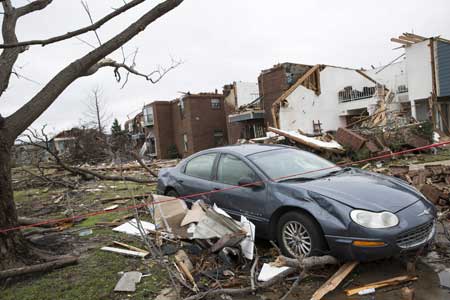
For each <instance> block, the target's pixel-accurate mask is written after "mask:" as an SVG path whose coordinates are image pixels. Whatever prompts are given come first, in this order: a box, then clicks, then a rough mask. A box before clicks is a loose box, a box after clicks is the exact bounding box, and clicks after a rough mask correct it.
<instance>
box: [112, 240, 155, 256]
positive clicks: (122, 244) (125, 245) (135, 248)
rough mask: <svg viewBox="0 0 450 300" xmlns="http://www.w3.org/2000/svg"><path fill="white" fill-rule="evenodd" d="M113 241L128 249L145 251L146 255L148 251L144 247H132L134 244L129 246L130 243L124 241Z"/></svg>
mask: <svg viewBox="0 0 450 300" xmlns="http://www.w3.org/2000/svg"><path fill="white" fill-rule="evenodd" d="M113 243H114V244H116V245H118V246H121V247H124V248H127V249H129V250H133V251H137V252H142V253H146V254H147V255H148V254H149V252H148V251H146V250H144V249H141V248H138V247H134V246H131V245H128V244H125V243H121V242H117V241H113Z"/></svg>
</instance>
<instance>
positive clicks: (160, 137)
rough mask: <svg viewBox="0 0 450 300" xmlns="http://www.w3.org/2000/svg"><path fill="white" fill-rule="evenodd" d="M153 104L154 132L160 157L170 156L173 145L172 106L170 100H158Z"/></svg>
mask: <svg viewBox="0 0 450 300" xmlns="http://www.w3.org/2000/svg"><path fill="white" fill-rule="evenodd" d="M152 106H153V118H154V125H153V132H154V135H155V144H156V153H157V156H158V158H169V149H170V147H171V145H173V124H172V108H171V103H170V102H169V101H156V102H153V103H152Z"/></svg>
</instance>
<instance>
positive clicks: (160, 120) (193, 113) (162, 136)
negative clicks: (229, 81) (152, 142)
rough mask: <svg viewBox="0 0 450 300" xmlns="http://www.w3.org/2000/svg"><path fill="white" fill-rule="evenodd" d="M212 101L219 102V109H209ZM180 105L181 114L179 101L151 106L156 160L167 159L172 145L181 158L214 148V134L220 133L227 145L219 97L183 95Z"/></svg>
mask: <svg viewBox="0 0 450 300" xmlns="http://www.w3.org/2000/svg"><path fill="white" fill-rule="evenodd" d="M211 99H219V100H220V108H219V109H213V108H212V106H211ZM183 102H184V112H183V115H182V114H181V112H180V105H179V103H180V99H177V100H173V101H157V102H153V103H152V105H153V114H154V129H153V131H154V134H155V139H156V149H157V155H158V158H168V156H169V155H168V154H169V149H170V148H171V147H173V145H175V147H176V149H177V151H178V154H179V155H180V156H182V157H186V156H189V155H191V154H193V153H195V152H197V151H200V150H204V149H207V148H212V147H215V146H216V144H215V138H214V133H215V131H222V132H223V139H224V144H227V126H226V118H225V106H224V101H223V95H222V94H214V93H205V94H193V95H185V96H184V97H183ZM184 134H186V135H187V141H188V147H187V148H188V149H187V151H185V147H184V140H183V135H184Z"/></svg>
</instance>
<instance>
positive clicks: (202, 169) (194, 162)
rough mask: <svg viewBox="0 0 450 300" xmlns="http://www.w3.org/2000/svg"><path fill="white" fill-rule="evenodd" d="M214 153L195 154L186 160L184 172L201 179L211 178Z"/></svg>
mask: <svg viewBox="0 0 450 300" xmlns="http://www.w3.org/2000/svg"><path fill="white" fill-rule="evenodd" d="M216 155H217V154H216V153H208V154H204V155H200V156H197V157H195V158H193V159H191V160H190V161H188V162H187V164H186V168H185V170H184V174H186V175H189V176H193V177H198V178H202V179H207V180H210V179H211V173H212V169H213V166H214V160H215V159H216Z"/></svg>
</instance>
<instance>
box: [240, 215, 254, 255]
mask: <svg viewBox="0 0 450 300" xmlns="http://www.w3.org/2000/svg"><path fill="white" fill-rule="evenodd" d="M241 225H242V227H243V228H244V230H245V231H246V232H247V237H246V238H245V239H244V240H243V241H242V242H241V243H240V246H241V250H242V254H243V255H244V257H245V258H247V259H249V260H253V251H254V249H255V224H253V223H252V222H250V221H249V220H248V219H247V218H246V217H244V216H241Z"/></svg>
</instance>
